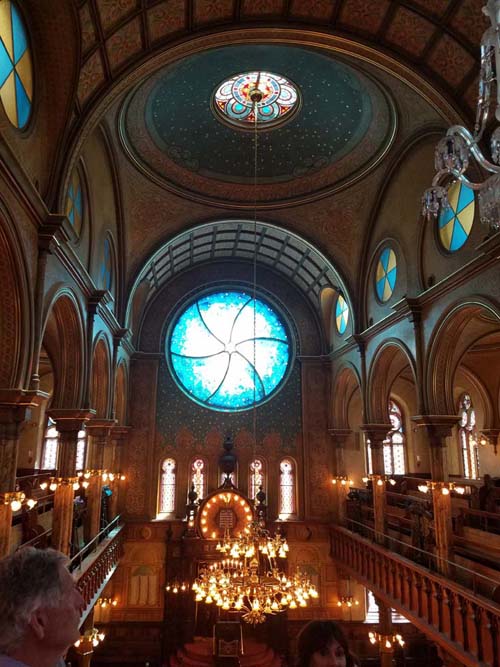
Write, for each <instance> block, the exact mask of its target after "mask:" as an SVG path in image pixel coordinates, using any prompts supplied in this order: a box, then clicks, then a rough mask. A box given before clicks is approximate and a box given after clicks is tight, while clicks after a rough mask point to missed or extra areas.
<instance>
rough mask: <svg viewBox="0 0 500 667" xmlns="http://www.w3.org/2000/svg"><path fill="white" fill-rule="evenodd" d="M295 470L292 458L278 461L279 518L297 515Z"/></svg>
mask: <svg viewBox="0 0 500 667" xmlns="http://www.w3.org/2000/svg"><path fill="white" fill-rule="evenodd" d="M296 481H297V471H296V470H295V462H294V461H292V459H283V460H282V461H281V463H280V490H279V494H280V495H279V499H280V500H279V518H280V519H289V518H292V517H295V516H296V515H297V499H296V494H297V488H296Z"/></svg>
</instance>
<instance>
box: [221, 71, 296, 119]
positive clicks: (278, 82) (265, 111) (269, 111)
mask: <svg viewBox="0 0 500 667" xmlns="http://www.w3.org/2000/svg"><path fill="white" fill-rule="evenodd" d="M257 88H258V90H259V92H260V93H261V95H262V98H261V99H260V101H258V102H257V103H256V104H255V103H254V101H253V100H252V91H254V90H256V89H257ZM213 105H214V109H215V112H216V115H218V116H219V117H220V118H222V119H223V120H225V121H226V122H229V123H231V124H233V125H237V126H238V127H241V128H245V129H252V128H253V127H254V126H255V110H256V113H257V127H260V126H265V127H266V129H267V128H269V127H272V126H276V125H277V124H278V123H279V124H280V125H281V123H282V122H283V121H285V120H289V119H290V118H291V117H292V116H293V115H294V114H295V112H296V111H297V110H298V109H299V107H300V97H299V91H298V88H297V86H295V84H293V83H292V82H291V81H289V80H288V79H285V77H283V76H280V75H279V74H272V73H271V72H262V71H258V72H245V73H243V74H237V75H236V76H233V77H232V78H230V79H226V80H225V81H223V82H222V83H221V84H220V85H219V87H218V88H217V90H216V91H215V93H214V101H213Z"/></svg>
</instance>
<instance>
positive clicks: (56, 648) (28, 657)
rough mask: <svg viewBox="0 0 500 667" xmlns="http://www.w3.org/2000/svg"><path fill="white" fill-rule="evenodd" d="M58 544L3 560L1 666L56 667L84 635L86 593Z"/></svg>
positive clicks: (0, 582)
mask: <svg viewBox="0 0 500 667" xmlns="http://www.w3.org/2000/svg"><path fill="white" fill-rule="evenodd" d="M67 563H68V559H67V558H66V556H64V555H63V554H61V553H59V552H58V551H54V550H53V549H47V550H45V551H42V550H39V549H33V548H32V547H27V548H26V549H20V550H19V551H17V552H16V553H14V554H12V555H11V556H8V557H7V558H4V559H3V560H0V667H56V666H57V665H58V664H60V661H61V658H62V656H64V654H65V653H66V651H67V649H68V647H69V646H71V644H73V643H74V642H75V641H76V640H77V639H78V637H79V630H78V628H79V625H80V616H81V613H82V610H83V607H84V601H83V598H82V596H81V594H80V592H79V590H78V589H77V588H76V585H75V581H74V580H73V577H72V576H71V574H70V573H69V571H68V568H67Z"/></svg>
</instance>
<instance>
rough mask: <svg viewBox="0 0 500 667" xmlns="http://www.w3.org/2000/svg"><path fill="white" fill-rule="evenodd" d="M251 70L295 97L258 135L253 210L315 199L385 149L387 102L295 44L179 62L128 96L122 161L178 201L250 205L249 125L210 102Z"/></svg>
mask: <svg viewBox="0 0 500 667" xmlns="http://www.w3.org/2000/svg"><path fill="white" fill-rule="evenodd" d="M255 70H264V71H265V72H272V73H273V74H276V75H278V76H282V77H286V79H288V80H289V81H290V82H291V83H292V84H293V85H294V86H296V88H297V90H298V93H299V99H300V107H299V108H298V110H297V111H296V112H294V113H293V114H290V120H287V118H284V120H283V122H282V123H279V124H276V125H274V126H273V127H270V128H269V129H267V128H266V127H265V125H264V124H262V125H261V126H260V129H259V131H258V132H257V181H258V185H259V188H258V193H257V197H258V200H257V204H258V205H260V206H265V207H269V206H273V205H276V206H286V205H287V203H288V204H295V203H297V202H300V201H311V200H313V199H317V198H320V197H324V196H326V195H328V194H331V193H332V192H335V191H337V190H339V189H342V188H343V187H346V186H347V185H349V184H351V183H352V182H353V181H355V180H357V179H358V178H360V177H361V176H362V175H364V174H366V173H367V172H368V171H369V170H370V169H371V168H373V167H374V166H375V165H376V164H377V163H378V162H379V160H380V159H381V158H382V156H383V155H384V154H385V153H386V151H387V150H388V148H389V146H390V143H391V141H392V139H393V137H394V133H395V123H396V120H395V113H394V110H393V105H392V103H391V100H390V98H389V97H388V95H387V93H386V92H385V91H384V90H383V89H382V87H381V86H380V85H379V84H378V83H377V82H376V81H375V80H374V79H373V78H372V77H371V76H368V75H367V74H366V73H362V72H361V71H359V69H357V68H356V67H355V66H354V65H353V64H352V63H350V62H347V61H341V60H339V59H336V58H335V59H334V58H333V57H331V56H330V55H328V54H326V53H323V52H320V51H319V50H314V49H308V48H302V47H298V46H284V45H265V46H264V45H234V46H225V47H221V48H214V49H212V50H209V51H205V52H203V53H198V54H195V55H190V56H187V57H186V58H184V59H183V60H180V61H178V62H176V63H174V64H171V65H168V66H166V67H164V68H162V69H161V70H159V71H158V72H156V73H155V74H154V75H152V76H150V77H149V78H148V79H147V80H146V81H145V82H144V83H141V84H140V85H139V86H137V87H136V88H135V89H134V90H133V91H132V93H131V94H130V95H129V96H128V97H127V99H126V101H125V102H124V104H123V106H122V109H121V114H120V130H121V132H120V135H121V141H122V144H123V146H124V148H125V150H126V152H127V153H128V155H129V157H130V158H131V159H132V161H133V162H134V163H135V165H136V166H137V167H138V168H139V169H140V170H142V171H143V172H144V173H145V174H147V175H148V176H149V177H150V178H152V179H153V180H154V181H156V182H157V183H158V184H160V185H161V186H163V187H165V188H167V189H169V190H172V191H173V192H176V193H178V194H181V195H184V196H189V197H190V198H192V199H195V200H199V201H205V202H214V203H217V204H219V205H224V204H226V205H228V206H231V207H235V206H241V207H245V206H247V205H248V206H254V200H255V194H256V193H255V188H254V159H255V157H254V156H255V152H254V142H255V134H254V131H253V127H252V125H250V126H249V130H245V129H241V128H239V127H234V126H233V125H231V124H230V123H228V122H224V120H223V118H221V114H220V113H217V111H216V109H215V108H214V94H215V92H216V91H217V90H218V89H219V87H220V86H221V84H222V83H223V82H224V80H226V79H229V78H231V77H233V76H235V75H238V74H244V73H246V72H252V71H255Z"/></svg>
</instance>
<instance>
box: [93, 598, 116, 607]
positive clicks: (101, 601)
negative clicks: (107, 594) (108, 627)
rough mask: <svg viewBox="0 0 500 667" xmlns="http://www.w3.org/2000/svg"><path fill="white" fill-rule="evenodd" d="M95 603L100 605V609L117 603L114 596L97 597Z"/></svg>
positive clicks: (114, 605)
mask: <svg viewBox="0 0 500 667" xmlns="http://www.w3.org/2000/svg"><path fill="white" fill-rule="evenodd" d="M96 605H98V606H99V607H102V609H106V607H116V606H117V605H118V600H117V599H116V598H99V599H98V600H97V602H96Z"/></svg>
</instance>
